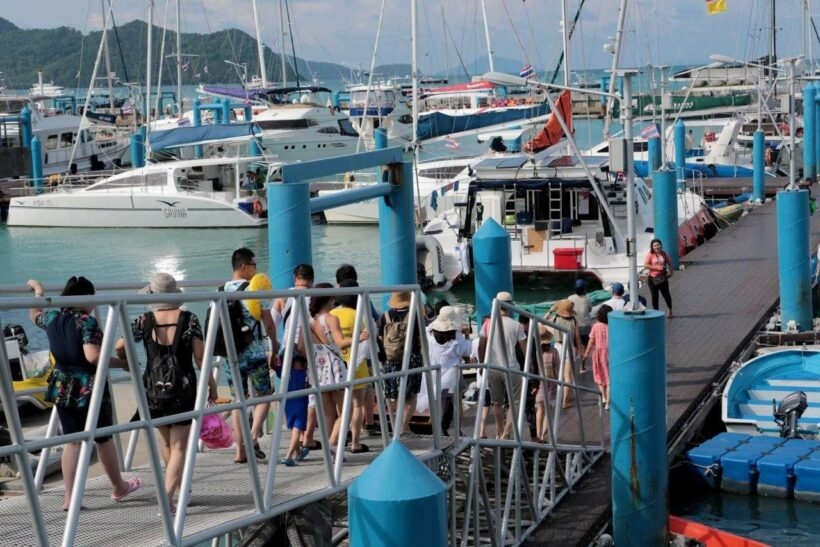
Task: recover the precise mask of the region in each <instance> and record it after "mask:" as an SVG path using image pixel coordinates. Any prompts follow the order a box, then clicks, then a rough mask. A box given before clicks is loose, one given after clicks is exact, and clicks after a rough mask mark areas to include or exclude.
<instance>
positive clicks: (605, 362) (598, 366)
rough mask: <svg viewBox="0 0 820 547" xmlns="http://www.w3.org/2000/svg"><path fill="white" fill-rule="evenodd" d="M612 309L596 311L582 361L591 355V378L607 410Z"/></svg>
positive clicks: (605, 308) (602, 307)
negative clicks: (610, 314)
mask: <svg viewBox="0 0 820 547" xmlns="http://www.w3.org/2000/svg"><path fill="white" fill-rule="evenodd" d="M611 311H612V308H610V307H609V306H607V305H606V304H604V305H603V306H601V307H600V308H599V309H598V317H597V319H598V320H597V321H596V322H595V323H593V325H592V330H590V331H589V345H587V350H586V352H585V353H584V359H586V358H587V357H589V354H590V353H591V354H592V377H593V378H594V379H595V384H596V385H597V386H598V389H599V390H600V391H601V399H602V401H603V403H604V407H605V408H606V409H607V410H609V312H611Z"/></svg>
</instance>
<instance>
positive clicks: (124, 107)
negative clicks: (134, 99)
mask: <svg viewBox="0 0 820 547" xmlns="http://www.w3.org/2000/svg"><path fill="white" fill-rule="evenodd" d="M133 111H134V107H133V106H131V103H125V104H124V105H122V108H121V109H120V112H122V113H123V114H130V113H131V112H133Z"/></svg>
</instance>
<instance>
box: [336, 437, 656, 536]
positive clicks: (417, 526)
mask: <svg viewBox="0 0 820 547" xmlns="http://www.w3.org/2000/svg"><path fill="white" fill-rule="evenodd" d="M664 446H665V445H664ZM347 511H348V522H349V531H350V544H351V545H356V546H358V547H376V546H379V547H382V546H384V547H400V546H404V545H408V544H409V543H412V544H413V545H425V546H426V545H430V546H431V547H444V546H445V545H447V529H448V527H447V487H446V486H445V484H444V483H443V482H442V481H441V479H439V478H438V477H437V476H436V475H435V474H434V473H433V472H432V471H430V469H429V468H428V467H427V466H426V465H424V464H422V463H421V462H419V461H418V460H417V459H416V458H415V456H413V454H411V453H410V451H408V450H407V449H406V448H405V447H404V445H403V444H402V443H401V442H392V443H390V444H389V445H388V447H387V448H386V449H385V450H384V452H382V454H381V455H379V457H378V458H376V459H375V460H373V463H371V464H370V465H369V466H367V467H366V468H365V470H364V472H363V473H362V474H361V475H360V476H359V478H358V479H356V481H355V482H354V483H353V484H352V485H350V488H348V490H347Z"/></svg>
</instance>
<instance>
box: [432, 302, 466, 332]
mask: <svg viewBox="0 0 820 547" xmlns="http://www.w3.org/2000/svg"><path fill="white" fill-rule="evenodd" d="M459 319H460V318H459V316H458V311H456V309H455V308H454V307H452V306H444V307H442V308H441V309H440V310H439V312H438V317H436V320H435V321H433V322H432V323H430V330H435V331H438V332H447V331H451V330H459V329H460V328H461V321H460V320H459Z"/></svg>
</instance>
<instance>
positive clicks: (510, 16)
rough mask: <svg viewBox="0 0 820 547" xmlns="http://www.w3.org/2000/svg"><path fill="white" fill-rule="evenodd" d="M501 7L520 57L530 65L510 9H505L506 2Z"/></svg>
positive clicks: (502, 2)
mask: <svg viewBox="0 0 820 547" xmlns="http://www.w3.org/2000/svg"><path fill="white" fill-rule="evenodd" d="M584 1H585V0H581V5H583V3H584ZM501 5H502V6H503V7H504V13H506V14H507V19H509V21H510V27H512V31H513V35H514V36H515V41H516V42H517V43H518V48H519V49H520V50H521V55H522V56H523V57H524V62H525V63H526V64H527V65H531V64H532V63H531V62H530V56H529V55H528V54H527V50H526V48H524V43H523V42H522V41H521V36H519V34H518V29H517V28H515V23H514V22H513V18H512V15H510V9H509V8H508V7H507V0H501ZM579 10H580V8H579ZM562 58H563V54H562Z"/></svg>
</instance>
